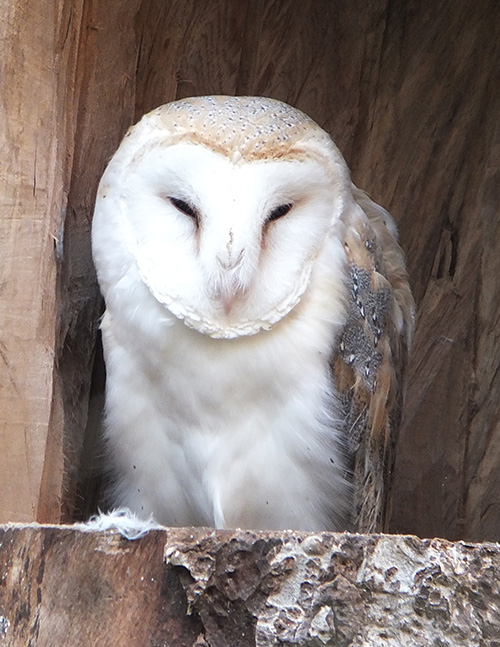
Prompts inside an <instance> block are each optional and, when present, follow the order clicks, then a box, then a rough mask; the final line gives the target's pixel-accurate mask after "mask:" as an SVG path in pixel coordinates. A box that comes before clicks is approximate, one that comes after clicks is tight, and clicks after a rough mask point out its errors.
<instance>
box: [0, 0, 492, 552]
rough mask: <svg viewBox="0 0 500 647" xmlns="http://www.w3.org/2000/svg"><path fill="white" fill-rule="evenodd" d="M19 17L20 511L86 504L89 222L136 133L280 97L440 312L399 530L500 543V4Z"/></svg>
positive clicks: (5, 170) (13, 41)
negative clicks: (177, 115) (79, 477)
mask: <svg viewBox="0 0 500 647" xmlns="http://www.w3.org/2000/svg"><path fill="white" fill-rule="evenodd" d="M0 18H1V22H0V24H1V25H2V27H1V28H2V29H3V32H4V34H5V40H4V41H3V43H4V44H3V45H2V47H3V50H2V52H3V53H5V56H3V58H2V74H3V87H4V88H5V87H8V88H9V91H8V92H5V91H4V92H2V100H1V103H0V106H1V108H0V110H1V113H0V114H1V119H2V122H3V124H5V127H2V128H0V138H1V141H2V145H3V146H4V148H5V149H6V150H9V155H8V156H5V157H4V158H3V159H2V161H1V162H0V164H1V172H0V189H1V194H2V204H1V206H0V213H1V218H0V221H1V224H0V227H1V228H2V229H1V232H0V244H1V245H2V253H1V256H0V265H1V276H2V283H1V285H2V289H3V293H2V301H1V302H0V324H1V326H2V335H1V338H0V341H1V343H2V345H1V346H0V350H1V362H0V365H1V369H0V370H1V371H2V373H1V376H0V379H1V384H2V392H1V394H0V412H1V415H0V420H1V426H0V439H1V442H2V445H3V446H4V447H6V450H5V451H4V452H3V453H2V455H1V456H0V485H1V487H0V491H1V492H2V499H1V501H0V518H5V519H7V518H10V519H13V518H16V519H32V518H34V517H36V516H37V515H38V518H40V519H45V520H47V519H55V518H56V517H57V516H59V517H60V516H61V515H62V516H63V517H64V518H67V517H68V516H69V515H70V514H71V510H72V507H73V505H74V497H75V495H74V487H75V486H74V483H75V475H76V471H77V470H78V465H79V453H80V448H81V445H82V430H83V427H84V426H85V419H86V415H87V402H88V393H89V383H90V372H91V361H92V354H93V344H94V339H95V331H96V326H97V316H98V310H99V302H98V297H97V291H96V286H95V281H94V275H93V271H92V269H91V262H90V247H89V226H90V220H91V214H92V207H93V200H94V195H95V190H96V187H97V182H98V179H99V175H100V174H101V172H102V170H103V168H104V165H105V163H106V161H107V160H108V159H109V157H110V155H111V154H112V152H113V151H114V149H115V148H116V146H117V144H118V142H119V139H120V137H121V136H122V134H123V132H124V131H125V130H126V128H127V127H128V126H129V125H130V124H131V123H132V122H133V121H135V120H136V119H137V118H138V117H140V115H141V114H142V113H143V112H145V111H147V110H149V109H151V108H153V107H155V106H156V105H159V104H161V103H164V102H166V101H170V100H173V99H175V98H179V97H182V96H186V95H196V94H206V93H211V94H220V93H227V94H261V95H268V96H271V97H275V98H278V99H282V100H285V101H288V102H290V103H292V104H294V105H296V106H297V107H298V108H300V109H302V110H304V111H306V112H307V113H309V114H310V115H311V116H312V117H313V118H314V119H316V120H317V121H318V122H319V123H320V125H322V126H323V127H325V128H326V129H327V130H328V131H329V132H330V133H331V134H332V136H333V138H334V139H335V141H336V142H337V143H338V145H339V146H340V148H341V150H342V151H343V153H344V155H345V157H346V159H347V162H348V164H349V165H350V167H351V169H352V172H353V178H354V180H355V182H356V183H357V184H358V185H360V186H361V187H363V188H364V189H366V190H367V191H368V192H369V193H370V194H371V195H372V197H373V198H374V199H375V200H376V201H378V202H380V203H381V204H383V205H384V206H386V207H387V208H388V209H389V210H390V211H391V212H392V213H393V215H394V216H395V218H396V220H397V221H398V225H399V229H400V240H401V244H402V246H403V248H404V250H405V252H406V253H407V256H408V264H409V270H410V277H411V281H412V286H413V289H414V292H415V296H416V299H417V303H418V306H419V314H418V326H417V331H416V335H415V341H414V346H413V357H412V360H411V362H410V372H409V381H408V389H407V398H406V406H405V411H404V417H403V427H402V429H401V432H400V436H399V443H398V446H397V451H396V467H395V472H394V482H393V488H392V490H393V514H392V521H391V528H392V529H393V530H394V531H398V530H399V531H404V532H414V533H417V534H420V535H422V536H433V535H441V536H445V537H448V538H456V537H467V538H470V539H492V540H493V539H499V538H500V494H499V492H500V488H499V485H500V476H499V474H500V470H499V469H498V466H499V465H500V428H499V426H500V423H499V420H500V413H499V406H500V405H499V404H498V402H500V377H499V375H500V371H499V370H498V369H499V361H500V348H499V346H500V341H499V334H498V332H497V331H498V321H499V320H500V316H499V315H500V311H499V310H500V288H499V287H498V286H497V278H496V277H497V276H498V271H499V267H498V265H499V263H500V261H499V260H498V259H499V258H500V242H499V240H500V239H499V235H498V234H499V233H500V232H499V231H498V226H499V225H498V223H499V204H500V189H499V187H500V178H499V173H500V170H499V169H500V134H499V127H498V114H499V112H500V81H499V74H498V70H499V69H500V45H499V43H500V5H498V3H497V2H496V0H478V1H477V2H474V3H472V2H470V1H469V0H454V1H452V0H443V2H440V3H435V2H433V1H432V0H423V1H421V2H418V3H417V2H407V3H399V2H389V1H388V0H387V1H382V2H379V1H378V0H368V1H367V2H362V1H361V0H350V1H348V0H339V1H338V2H337V1H336V2H324V1H323V0H304V1H303V2H300V3H298V2H296V1H294V0H269V1H267V0H252V1H250V0H243V1H242V2H238V3H236V2H233V1H232V0H218V1H217V0H210V1H208V2H198V1H196V0H188V1H185V0H182V1H181V0H169V1H168V2H164V1H160V0H151V1H149V2H145V1H141V0H134V1H133V2H127V3H123V2H120V1H119V0H107V1H106V2H105V1H104V0H81V2H79V3H76V4H75V3H71V4H70V3H67V2H65V1H63V0H60V1H59V2H58V3H56V4H55V5H54V6H53V7H52V6H51V7H50V10H45V8H44V9H43V10H42V9H37V8H36V7H35V6H31V5H28V4H26V2H19V0H17V1H16V2H14V0H10V1H9V2H7V3H3V5H2V7H1V9H0ZM28 35H29V36H28ZM54 53H55V54H56V56H55V58H54ZM47 61H51V62H52V61H54V64H52V63H50V64H49V63H47ZM28 107H29V108H28ZM35 161H36V164H35ZM35 177H36V183H35V182H34V178H35ZM68 194H69V199H68V201H67V204H66V196H67V195H68ZM63 220H64V221H65V228H64V238H63V237H62V236H61V235H60V234H61V232H62V229H61V224H62V222H63ZM52 236H53V237H55V240H56V242H58V244H57V245H56V252H57V255H58V256H57V255H55V254H54V238H53V237H52ZM61 242H62V244H61ZM57 258H60V259H62V262H60V261H58V260H56V259H57ZM56 282H58V283H57V288H56ZM57 290H58V291H59V292H58V293H57V294H58V296H56V292H57ZM56 304H57V306H56ZM58 309H59V310H58ZM26 313H29V316H27V315H26ZM59 313H61V318H60V321H59V322H58V325H59V331H57V330H56V322H55V317H59ZM55 340H56V341H55ZM54 365H57V366H58V370H57V372H56V373H54V372H53V369H54ZM53 396H54V397H53ZM49 432H50V433H49ZM63 463H64V464H65V469H64V473H65V476H64V478H63V476H62V470H61V466H62V465H63ZM17 476H18V477H19V478H16V477H17ZM40 492H42V496H41V497H40ZM40 501H41V504H40V506H39V503H40ZM2 515H3V516H2Z"/></svg>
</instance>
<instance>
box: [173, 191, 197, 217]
mask: <svg viewBox="0 0 500 647" xmlns="http://www.w3.org/2000/svg"><path fill="white" fill-rule="evenodd" d="M168 199H169V200H170V202H171V203H172V204H173V205H174V207H175V208H176V209H177V211H180V212H181V213H183V214H185V215H186V216H190V217H191V218H194V219H195V220H197V219H198V214H197V213H196V211H195V210H194V209H193V207H192V206H191V205H190V204H188V203H187V202H185V201H184V200H181V199H180V198H173V197H172V196H169V197H168Z"/></svg>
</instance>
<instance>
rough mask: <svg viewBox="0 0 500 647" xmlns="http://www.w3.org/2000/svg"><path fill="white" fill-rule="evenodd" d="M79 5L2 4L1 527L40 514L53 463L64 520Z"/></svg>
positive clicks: (54, 491)
mask: <svg viewBox="0 0 500 647" xmlns="http://www.w3.org/2000/svg"><path fill="white" fill-rule="evenodd" d="M81 8H82V2H81V1H78V0H76V1H75V2H72V3H67V2H65V1H64V0H56V1H55V2H50V3H33V2H29V0H6V1H5V2H2V3H1V4H0V29H1V30H2V35H1V38H0V43H1V45H0V60H1V74H2V78H1V94H2V96H1V101H0V111H1V112H0V147H1V150H2V156H1V158H0V196H1V201H0V289H1V300H0V385H1V386H0V447H1V452H0V492H1V493H2V496H1V498H0V520H1V521H7V520H19V521H30V520H33V519H35V518H36V517H37V511H38V506H39V503H40V490H41V484H42V480H43V474H44V466H45V465H46V462H47V463H48V462H50V464H51V469H50V473H51V478H50V483H49V481H47V488H46V496H47V498H48V499H50V501H51V503H50V506H49V507H50V513H48V516H49V517H51V518H52V519H53V520H57V507H58V501H59V498H60V492H61V481H62V472H63V470H62V463H63V456H62V443H61V442H60V438H61V434H62V420H61V410H60V407H59V403H58V398H59V396H58V394H57V393H55V392H54V369H55V364H54V360H55V356H54V348H55V338H56V327H57V317H56V311H57V307H56V284H57V268H58V263H59V262H60V259H61V250H62V245H63V223H64V211H65V209H66V195H67V179H68V178H67V175H66V172H65V171H66V169H67V168H68V159H71V155H72V145H71V142H72V135H73V129H74V123H73V121H72V112H71V110H68V106H70V105H71V103H72V100H73V85H72V82H71V79H72V70H74V66H75V62H76V43H77V41H78V34H79V28H80V17H81ZM53 397H54V398H55V402H54V400H53Z"/></svg>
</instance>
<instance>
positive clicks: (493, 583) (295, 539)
mask: <svg viewBox="0 0 500 647" xmlns="http://www.w3.org/2000/svg"><path fill="white" fill-rule="evenodd" d="M0 582H1V586H0V641H1V644H2V645H3V646H5V647H24V646H25V645H27V644H29V645H30V646H31V647H52V646H53V645H71V646H72V647H88V646H89V645H93V646H95V647H100V646H102V647H105V646H106V647H107V646H108V645H112V646H113V647H122V646H123V647H125V646H128V645H141V646H144V647H160V646H162V645H176V647H177V646H178V647H188V646H192V647H195V646H196V647H207V646H208V645H217V647H226V646H227V647H234V646H235V645H238V646H240V647H253V646H254V645H259V646H260V647H271V646H275V645H278V644H281V645H288V646H289V647H293V646H294V645H302V646H303V645H382V644H383V645H388V646H389V647H399V646H400V645H405V647H424V646H427V645H431V644H432V645H437V644H440V645H453V647H470V646H471V645H479V644H480V645H481V646H482V647H495V645H497V644H498V642H497V639H498V626H499V624H500V606H499V600H500V547H499V546H498V545H497V544H483V545H473V544H472V545H471V544H469V545H467V544H461V543H459V544H452V543H449V542H447V541H444V540H419V539H417V538H416V537H410V536H388V535H364V536H363V535H349V534H335V533H318V534H315V533H297V534H295V533H291V532H285V533H277V532H262V533H252V532H245V531H219V532H214V531H212V530H210V529H202V528H201V529H200V528H196V529H194V528H191V529H189V528H177V529H168V530H155V531H152V532H150V533H149V534H147V535H146V536H145V537H143V538H142V539H139V540H136V541H128V540H126V539H124V538H123V537H122V536H120V535H119V534H118V533H116V532H104V533H103V532H81V531H79V530H77V529H74V528H70V527H55V526H52V527H40V526H38V527H37V526H32V527H22V526H20V527H1V528H0Z"/></svg>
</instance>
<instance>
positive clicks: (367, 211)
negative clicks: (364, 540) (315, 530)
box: [332, 186, 414, 532]
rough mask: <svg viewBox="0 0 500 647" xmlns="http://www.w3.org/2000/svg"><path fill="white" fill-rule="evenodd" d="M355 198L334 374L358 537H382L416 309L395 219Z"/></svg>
mask: <svg viewBox="0 0 500 647" xmlns="http://www.w3.org/2000/svg"><path fill="white" fill-rule="evenodd" d="M353 195H354V199H355V202H356V204H357V205H358V207H361V209H358V208H354V209H351V210H348V212H347V213H346V214H345V215H344V224H345V235H344V240H343V244H344V250H345V253H346V256H347V262H348V281H349V286H348V287H349V292H348V318H347V323H346V325H345V327H344V329H343V332H342V335H341V337H340V341H339V344H338V347H337V349H336V352H335V354H334V357H333V359H332V370H333V377H334V380H335V384H336V388H337V390H338V392H339V394H340V398H341V404H342V408H343V413H344V415H345V421H346V440H347V447H348V451H349V455H350V457H351V459H352V463H351V469H352V479H353V483H354V489H355V495H354V496H355V506H354V518H353V519H352V525H353V529H354V530H356V531H358V532H380V531H382V530H384V529H385V528H386V523H387V519H388V512H389V510H388V508H389V503H388V483H389V480H390V476H391V471H392V466H393V456H394V451H393V450H394V444H395V432H396V430H397V427H398V425H399V421H400V413H401V400H402V376H403V373H404V369H405V365H406V360H407V355H408V349H409V344H410V340H411V335H412V331H413V321H414V302H413V297H412V294H411V291H410V287H409V283H408V275H407V272H406V268H405V262H404V257H403V253H402V251H401V248H400V247H399V245H398V243H397V241H396V227H395V225H394V223H393V220H392V218H391V216H390V215H389V214H388V213H387V212H386V211H385V210H384V209H383V208H382V207H380V206H379V205H377V204H375V203H374V202H373V201H372V200H371V199H370V198H369V197H368V196H367V195H366V194H365V193H364V192H363V191H361V190H359V189H357V188H356V187H354V186H353Z"/></svg>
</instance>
